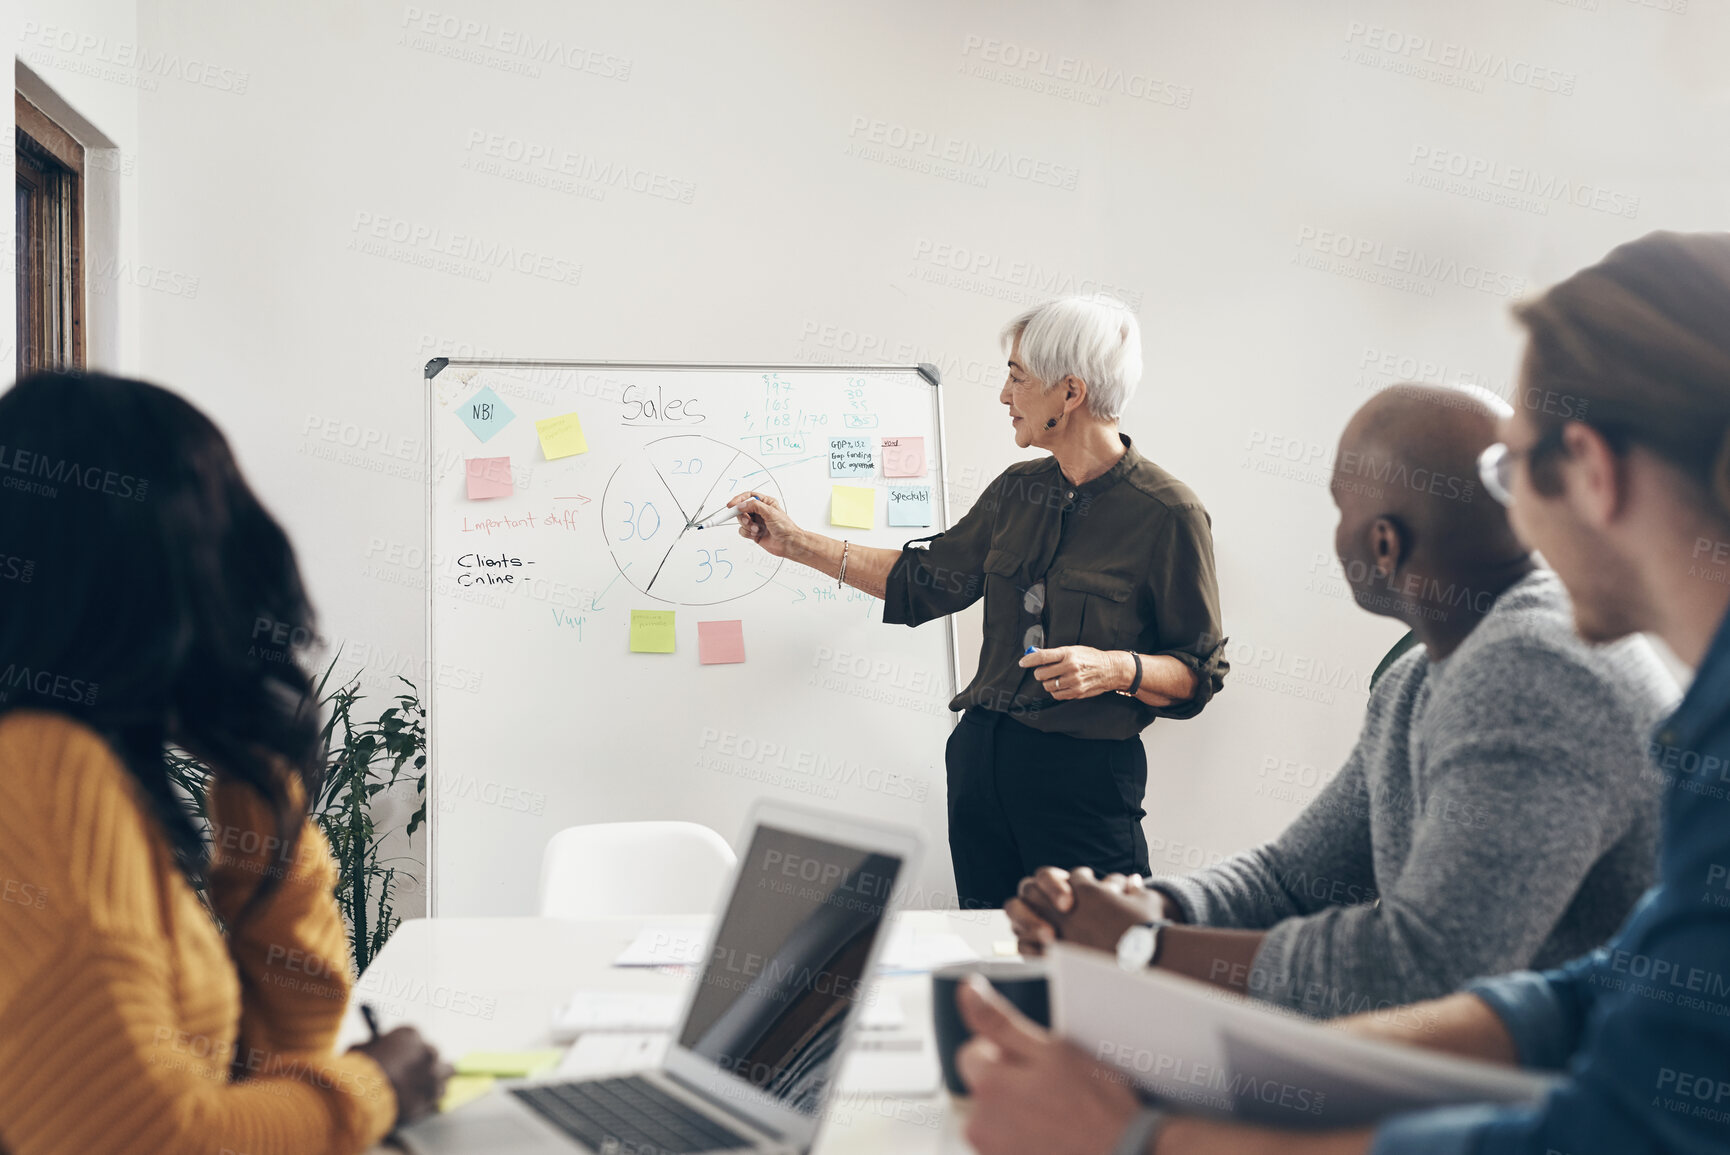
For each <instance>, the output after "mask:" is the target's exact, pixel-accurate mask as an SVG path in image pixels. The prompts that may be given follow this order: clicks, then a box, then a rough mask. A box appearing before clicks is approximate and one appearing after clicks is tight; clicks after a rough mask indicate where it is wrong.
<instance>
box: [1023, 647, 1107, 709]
mask: <svg viewBox="0 0 1730 1155" xmlns="http://www.w3.org/2000/svg"><path fill="white" fill-rule="evenodd" d="M1020 664H1021V666H1022V667H1023V668H1026V667H1029V666H1031V667H1033V676H1034V677H1035V678H1037V679H1039V684H1040V685H1041V686H1043V687H1044V688H1045V692H1046V693H1048V694H1050V695H1051V696H1052V697H1053V698H1056V699H1057V700H1058V701H1059V702H1067V701H1070V700H1071V699H1074V698H1092V697H1096V696H1097V695H1099V694H1108V693H1110V692H1111V691H1113V690H1127V689H1129V684H1130V680H1131V679H1132V678H1133V677H1134V673H1133V668H1131V670H1130V672H1129V673H1125V667H1126V666H1130V658H1129V654H1128V653H1127V652H1125V651H1122V650H1096V649H1094V648H1093V647H1092V646H1056V647H1053V648H1052V649H1049V650H1028V651H1027V653H1026V654H1025V655H1023V656H1022V659H1021V663H1020Z"/></svg>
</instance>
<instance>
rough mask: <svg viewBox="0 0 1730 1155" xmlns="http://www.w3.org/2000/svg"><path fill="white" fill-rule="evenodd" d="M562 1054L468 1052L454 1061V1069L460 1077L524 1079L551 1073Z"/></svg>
mask: <svg viewBox="0 0 1730 1155" xmlns="http://www.w3.org/2000/svg"><path fill="white" fill-rule="evenodd" d="M563 1055H564V1052H563V1051H561V1050H559V1049H558V1048H557V1047H553V1048H550V1049H548V1050H543V1051H470V1052H469V1053H468V1054H466V1055H464V1056H463V1057H462V1058H460V1059H458V1060H457V1061H456V1069H457V1074H459V1075H486V1076H488V1077H490V1078H499V1079H526V1078H528V1077H529V1076H530V1075H538V1074H540V1073H541V1072H542V1071H550V1070H552V1069H553V1068H554V1067H556V1066H558V1065H559V1059H560V1058H561V1057H562V1056H563Z"/></svg>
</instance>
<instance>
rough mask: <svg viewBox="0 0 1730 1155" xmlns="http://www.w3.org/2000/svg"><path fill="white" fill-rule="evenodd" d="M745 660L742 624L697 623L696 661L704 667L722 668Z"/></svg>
mask: <svg viewBox="0 0 1730 1155" xmlns="http://www.w3.org/2000/svg"><path fill="white" fill-rule="evenodd" d="M744 660H745V634H744V623H743V622H736V621H734V622H698V623H697V661H698V663H699V664H701V665H705V666H724V665H727V664H729V663H732V662H742V661H744Z"/></svg>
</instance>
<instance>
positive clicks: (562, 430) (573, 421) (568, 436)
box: [535, 413, 589, 461]
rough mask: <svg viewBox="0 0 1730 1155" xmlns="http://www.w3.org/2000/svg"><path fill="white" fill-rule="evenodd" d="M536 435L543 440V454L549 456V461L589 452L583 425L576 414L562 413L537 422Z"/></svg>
mask: <svg viewBox="0 0 1730 1155" xmlns="http://www.w3.org/2000/svg"><path fill="white" fill-rule="evenodd" d="M535 434H536V435H537V436H538V437H540V439H541V452H542V453H544V454H546V455H547V460H548V461H557V460H558V459H559V458H561V457H570V456H571V455H572V454H576V453H587V452H588V451H589V442H588V439H587V438H585V437H584V436H583V423H582V421H580V420H578V418H577V415H576V414H575V413H562V414H560V415H559V416H557V417H548V418H546V419H545V420H543V421H537V422H535Z"/></svg>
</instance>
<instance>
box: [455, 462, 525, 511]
mask: <svg viewBox="0 0 1730 1155" xmlns="http://www.w3.org/2000/svg"><path fill="white" fill-rule="evenodd" d="M464 464H465V465H466V466H467V467H468V484H469V500H470V501H485V500H486V499H487V498H490V497H509V496H510V495H511V494H512V493H514V492H515V490H514V489H513V488H512V486H511V459H510V458H508V457H471V458H469V459H468V460H467V461H466V462H465V463H464Z"/></svg>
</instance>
